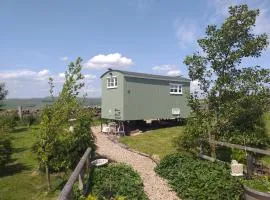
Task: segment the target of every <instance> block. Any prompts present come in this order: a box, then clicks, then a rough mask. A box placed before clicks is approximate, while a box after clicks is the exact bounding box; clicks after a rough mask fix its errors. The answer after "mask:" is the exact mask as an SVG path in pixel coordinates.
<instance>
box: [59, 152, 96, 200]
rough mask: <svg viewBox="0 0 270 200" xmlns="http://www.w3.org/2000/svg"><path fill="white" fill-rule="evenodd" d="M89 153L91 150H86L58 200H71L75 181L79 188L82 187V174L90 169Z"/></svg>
mask: <svg viewBox="0 0 270 200" xmlns="http://www.w3.org/2000/svg"><path fill="white" fill-rule="evenodd" d="M90 153H91V148H87V150H86V151H85V153H84V154H83V156H82V158H81V160H80V162H79V163H78V165H77V166H76V168H75V170H74V171H73V173H72V174H71V176H70V178H69V179H68V181H67V183H66V184H65V186H64V188H63V189H62V191H61V193H60V195H59V197H58V200H70V199H72V191H73V185H74V183H75V182H76V181H77V180H78V181H79V187H83V185H81V184H82V181H83V175H84V172H85V171H88V170H89V167H90ZM80 189H83V188H80Z"/></svg>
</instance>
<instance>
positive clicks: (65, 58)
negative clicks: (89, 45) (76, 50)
mask: <svg viewBox="0 0 270 200" xmlns="http://www.w3.org/2000/svg"><path fill="white" fill-rule="evenodd" d="M60 60H62V61H67V60H68V57H67V56H63V57H60Z"/></svg>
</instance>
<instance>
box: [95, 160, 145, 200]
mask: <svg viewBox="0 0 270 200" xmlns="http://www.w3.org/2000/svg"><path fill="white" fill-rule="evenodd" d="M91 178H92V182H91V194H92V195H93V196H96V197H97V198H98V199H100V200H103V199H105V200H110V199H117V198H119V199H125V200H144V199H148V198H147V196H146V194H145V193H144V190H143V182H142V179H141V177H140V176H139V174H138V173H137V172H135V171H134V170H133V169H132V168H131V167H130V166H128V165H125V164H115V163H113V164H109V165H108V166H107V167H101V168H95V169H94V172H93V174H92V176H91ZM120 197H121V198H120Z"/></svg>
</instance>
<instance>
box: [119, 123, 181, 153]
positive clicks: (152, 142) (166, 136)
mask: <svg viewBox="0 0 270 200" xmlns="http://www.w3.org/2000/svg"><path fill="white" fill-rule="evenodd" d="M183 128H184V127H183V126H176V127H171V128H161V129H157V130H152V131H148V132H145V133H143V134H142V135H137V136H125V137H121V138H120V142H122V143H124V144H126V145H128V146H129V147H130V148H132V149H136V150H138V151H140V152H144V153H147V154H156V155H158V156H159V157H160V158H163V157H164V156H165V155H168V154H171V153H175V152H176V149H175V148H174V147H173V145H172V140H173V138H174V137H176V136H178V135H179V134H181V133H182V131H183Z"/></svg>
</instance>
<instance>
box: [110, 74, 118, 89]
mask: <svg viewBox="0 0 270 200" xmlns="http://www.w3.org/2000/svg"><path fill="white" fill-rule="evenodd" d="M117 87H118V80H117V76H108V77H107V88H117Z"/></svg>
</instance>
